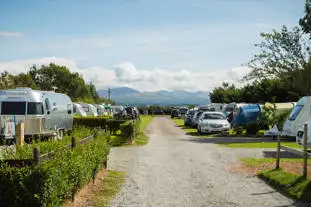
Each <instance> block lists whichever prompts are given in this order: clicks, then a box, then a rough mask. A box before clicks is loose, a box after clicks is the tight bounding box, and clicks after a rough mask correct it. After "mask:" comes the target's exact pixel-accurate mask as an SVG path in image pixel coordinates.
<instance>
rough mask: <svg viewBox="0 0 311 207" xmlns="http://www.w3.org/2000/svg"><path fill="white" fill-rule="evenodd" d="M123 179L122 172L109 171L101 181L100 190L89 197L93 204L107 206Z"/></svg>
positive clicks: (118, 189) (123, 174)
mask: <svg viewBox="0 0 311 207" xmlns="http://www.w3.org/2000/svg"><path fill="white" fill-rule="evenodd" d="M124 180H125V173H124V172H117V171H109V173H108V175H107V176H106V177H104V179H103V181H102V183H101V187H100V190H99V191H98V192H96V193H95V195H93V196H92V198H91V199H92V204H93V206H95V207H96V206H98V207H101V206H109V203H110V201H111V200H112V199H113V198H114V197H115V196H116V195H117V193H118V192H119V191H120V190H121V187H122V184H123V183H124Z"/></svg>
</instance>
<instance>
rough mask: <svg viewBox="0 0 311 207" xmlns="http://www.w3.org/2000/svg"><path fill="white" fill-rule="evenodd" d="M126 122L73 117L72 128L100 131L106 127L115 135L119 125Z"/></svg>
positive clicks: (100, 118)
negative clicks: (98, 129)
mask: <svg viewBox="0 0 311 207" xmlns="http://www.w3.org/2000/svg"><path fill="white" fill-rule="evenodd" d="M125 121H126V120H115V119H109V118H107V117H74V126H86V127H93V128H94V127H100V128H102V129H105V128H106V125H107V127H108V129H107V130H109V131H110V132H112V133H116V132H117V131H118V130H119V129H120V125H121V124H123V123H124V122H125Z"/></svg>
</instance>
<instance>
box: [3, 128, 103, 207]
mask: <svg viewBox="0 0 311 207" xmlns="http://www.w3.org/2000/svg"><path fill="white" fill-rule="evenodd" d="M108 153H109V146H108V143H107V136H106V135H105V134H103V133H99V135H98V136H97V137H96V138H95V139H93V140H92V141H91V142H89V143H88V144H85V145H77V147H76V148H74V149H73V150H70V149H69V150H62V151H58V152H56V154H55V157H53V159H52V160H50V161H49V162H45V163H42V164H40V165H38V166H28V167H23V168H18V167H9V166H7V165H1V167H0V195H1V196H0V206H61V205H62V202H63V201H64V200H65V199H70V198H72V197H73V195H74V194H75V193H76V192H77V190H78V189H80V188H82V187H83V186H84V185H85V184H87V183H88V182H89V181H90V180H92V179H93V178H94V177H95V175H96V173H97V172H98V171H99V170H100V169H101V168H102V167H103V165H104V162H106V160H107V155H108Z"/></svg>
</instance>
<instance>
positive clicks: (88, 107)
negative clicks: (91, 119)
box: [79, 103, 98, 116]
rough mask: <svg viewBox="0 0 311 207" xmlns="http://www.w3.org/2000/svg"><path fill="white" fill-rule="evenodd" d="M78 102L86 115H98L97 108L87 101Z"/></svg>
mask: <svg viewBox="0 0 311 207" xmlns="http://www.w3.org/2000/svg"><path fill="white" fill-rule="evenodd" d="M79 104H80V105H81V106H82V108H83V111H85V113H86V115H87V116H98V113H97V108H96V107H95V106H93V105H92V104H87V103H79Z"/></svg>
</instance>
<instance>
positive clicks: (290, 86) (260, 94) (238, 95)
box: [210, 0, 311, 103]
mask: <svg viewBox="0 0 311 207" xmlns="http://www.w3.org/2000/svg"><path fill="white" fill-rule="evenodd" d="M298 23H299V24H298V25H297V26H295V27H294V28H291V29H290V28H287V27H286V26H283V27H282V29H281V30H280V31H276V30H273V31H272V32H271V33H261V34H260V36H261V38H262V42H261V43H259V44H256V45H255V47H256V48H257V49H258V51H259V52H258V53H257V54H255V55H254V57H253V58H252V60H250V61H249V63H247V65H246V66H247V67H249V68H250V72H249V73H248V74H247V75H246V76H244V77H243V79H242V80H241V81H242V82H244V83H245V82H246V81H249V82H251V83H249V84H247V85H245V86H243V87H239V88H238V87H236V86H235V85H229V84H228V83H223V84H222V86H219V87H216V88H214V89H213V91H212V92H211V93H210V98H211V101H212V102H215V103H219V102H221V103H222V102H223V103H229V102H248V103H254V102H256V103H257V102H265V101H277V102H287V101H298V99H299V98H300V97H301V96H305V95H311V49H310V46H311V0H306V2H305V14H304V16H303V17H302V18H300V19H299V22H298Z"/></svg>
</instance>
